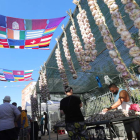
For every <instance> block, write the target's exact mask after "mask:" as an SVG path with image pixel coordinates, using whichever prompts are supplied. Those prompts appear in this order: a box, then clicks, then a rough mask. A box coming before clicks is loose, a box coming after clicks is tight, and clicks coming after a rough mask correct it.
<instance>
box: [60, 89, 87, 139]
mask: <svg viewBox="0 0 140 140" xmlns="http://www.w3.org/2000/svg"><path fill="white" fill-rule="evenodd" d="M65 93H66V95H67V97H65V98H64V99H62V100H61V102H60V111H61V113H62V114H65V122H66V130H67V132H68V135H69V137H70V138H71V140H89V138H88V134H87V130H86V125H85V123H84V117H83V115H82V112H81V110H80V108H81V107H82V103H81V100H80V98H79V97H77V96H74V95H73V89H72V87H69V86H66V87H65Z"/></svg>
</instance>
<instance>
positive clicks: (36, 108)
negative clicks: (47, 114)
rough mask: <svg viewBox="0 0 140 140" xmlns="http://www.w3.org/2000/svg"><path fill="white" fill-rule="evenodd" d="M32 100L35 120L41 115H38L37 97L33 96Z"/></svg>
mask: <svg viewBox="0 0 140 140" xmlns="http://www.w3.org/2000/svg"><path fill="white" fill-rule="evenodd" d="M30 100H31V111H32V119H33V120H35V117H38V115H37V114H39V113H38V102H37V99H36V98H35V97H33V95H31V97H30Z"/></svg>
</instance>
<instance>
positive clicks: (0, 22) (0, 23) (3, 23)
mask: <svg viewBox="0 0 140 140" xmlns="http://www.w3.org/2000/svg"><path fill="white" fill-rule="evenodd" d="M0 26H3V27H6V17H5V16H2V15H0Z"/></svg>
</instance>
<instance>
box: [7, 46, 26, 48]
mask: <svg viewBox="0 0 140 140" xmlns="http://www.w3.org/2000/svg"><path fill="white" fill-rule="evenodd" d="M9 48H11V49H24V46H10V47H9Z"/></svg>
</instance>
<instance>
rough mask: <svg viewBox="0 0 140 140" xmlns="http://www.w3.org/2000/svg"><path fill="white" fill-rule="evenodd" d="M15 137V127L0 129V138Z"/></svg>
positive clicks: (8, 138)
mask: <svg viewBox="0 0 140 140" xmlns="http://www.w3.org/2000/svg"><path fill="white" fill-rule="evenodd" d="M17 137H18V136H17V132H16V129H15V128H12V129H7V130H3V131H0V140H16V139H17Z"/></svg>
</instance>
